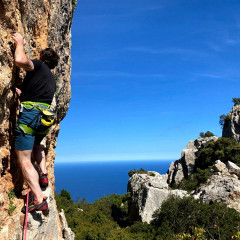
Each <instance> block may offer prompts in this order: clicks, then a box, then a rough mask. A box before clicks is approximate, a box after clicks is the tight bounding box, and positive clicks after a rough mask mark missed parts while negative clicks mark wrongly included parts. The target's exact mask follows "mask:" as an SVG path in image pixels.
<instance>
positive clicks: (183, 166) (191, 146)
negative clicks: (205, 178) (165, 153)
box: [168, 136, 218, 185]
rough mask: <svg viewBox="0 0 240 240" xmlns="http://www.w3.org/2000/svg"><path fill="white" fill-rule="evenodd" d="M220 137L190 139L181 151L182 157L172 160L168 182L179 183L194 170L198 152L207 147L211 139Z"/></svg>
mask: <svg viewBox="0 0 240 240" xmlns="http://www.w3.org/2000/svg"><path fill="white" fill-rule="evenodd" d="M217 139H218V137H216V136H213V137H205V138H198V139H196V140H195V141H190V142H189V143H188V145H187V146H186V148H185V149H183V151H182V153H181V158H180V159H179V160H177V161H175V162H172V163H171V165H170V168H169V170H168V183H169V184H170V185H172V184H173V183H179V182H181V181H182V179H183V178H184V177H185V178H187V176H189V175H190V174H192V173H193V171H194V166H195V159H196V152H198V151H199V150H200V149H202V148H203V147H205V146H206V145H207V143H209V142H211V141H217Z"/></svg>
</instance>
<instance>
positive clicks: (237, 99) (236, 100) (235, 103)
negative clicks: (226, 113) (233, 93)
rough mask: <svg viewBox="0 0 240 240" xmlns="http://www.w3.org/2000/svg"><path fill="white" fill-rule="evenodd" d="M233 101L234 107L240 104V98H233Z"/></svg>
mask: <svg viewBox="0 0 240 240" xmlns="http://www.w3.org/2000/svg"><path fill="white" fill-rule="evenodd" d="M232 101H233V103H234V106H236V105H238V104H240V98H233V99H232Z"/></svg>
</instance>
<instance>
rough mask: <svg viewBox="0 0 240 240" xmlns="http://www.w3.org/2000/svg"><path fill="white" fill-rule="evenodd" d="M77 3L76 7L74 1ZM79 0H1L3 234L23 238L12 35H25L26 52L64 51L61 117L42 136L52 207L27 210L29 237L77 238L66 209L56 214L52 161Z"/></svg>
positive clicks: (59, 74)
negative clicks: (46, 210)
mask: <svg viewBox="0 0 240 240" xmlns="http://www.w3.org/2000/svg"><path fill="white" fill-rule="evenodd" d="M73 5H74V6H73ZM75 5H76V1H69V0H39V1H34V0H28V1H26V0H1V1H0V34H1V39H0V96H1V97H0V113H1V114H0V212H1V214H0V239H1V240H4V239H7V240H11V239H22V236H23V224H24V215H23V214H22V213H21V208H22V207H23V206H24V202H25V199H26V187H27V186H26V184H25V183H24V181H23V177H22V174H21V171H20V170H19V168H18V166H17V162H16V156H15V152H14V128H15V124H16V116H17V111H18V110H17V108H18V103H17V97H16V94H15V87H17V86H19V85H21V82H22V79H23V78H24V74H25V73H24V72H23V71H21V70H19V69H18V68H16V66H15V65H14V58H13V53H14V45H13V40H12V34H13V33H14V32H19V33H21V34H22V35H23V36H24V38H25V39H26V45H25V50H26V54H27V55H28V56H29V57H30V58H31V59H36V58H39V52H40V51H41V50H42V49H44V48H46V47H51V48H53V49H55V50H56V52H57V53H58V54H59V56H60V62H59V65H58V66H57V68H56V70H55V72H54V76H55V79H56V84H57V95H56V103H57V104H56V110H57V120H56V122H55V124H54V126H53V127H52V128H51V131H50V132H49V133H48V135H47V137H46V138H45V140H44V143H43V145H44V147H45V151H46V159H47V169H48V174H49V180H50V187H48V188H47V189H46V190H45V192H44V194H45V195H46V196H48V202H49V205H50V212H49V214H48V215H47V216H44V215H43V214H42V213H34V214H29V220H28V239H44V240H46V239H51V240H53V239H74V235H73V234H72V233H71V231H70V230H69V229H68V227H67V226H66V220H65V217H64V213H61V214H60V217H59V214H58V211H57V209H56V203H55V200H54V194H53V193H54V181H55V179H54V169H53V168H54V160H55V151H54V148H55V147H56V141H57V136H58V133H59V130H60V121H61V120H62V119H63V118H64V117H65V115H66V113H67V110H68V107H69V102H70V98H71V87H70V75H71V56H70V54H71V24H72V17H73V12H74V7H75Z"/></svg>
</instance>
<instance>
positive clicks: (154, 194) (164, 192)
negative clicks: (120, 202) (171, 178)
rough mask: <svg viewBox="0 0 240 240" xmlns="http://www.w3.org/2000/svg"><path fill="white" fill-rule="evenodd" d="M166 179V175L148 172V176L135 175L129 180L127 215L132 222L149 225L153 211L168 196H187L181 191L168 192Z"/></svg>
mask: <svg viewBox="0 0 240 240" xmlns="http://www.w3.org/2000/svg"><path fill="white" fill-rule="evenodd" d="M151 175H152V176H151ZM167 178H168V176H167V174H165V175H160V174H159V173H157V172H148V174H137V173H136V174H134V175H133V176H132V177H131V178H130V179H129V182H128V192H130V193H131V202H130V203H129V215H130V217H131V218H132V219H133V220H137V219H140V220H142V221H143V222H147V223H149V222H150V221H151V220H152V214H153V213H154V211H155V210H157V209H159V208H160V207H161V205H162V202H163V201H164V200H166V199H167V198H168V197H169V196H170V195H177V196H180V197H183V196H184V195H187V192H186V191H183V190H169V189H168V184H167Z"/></svg>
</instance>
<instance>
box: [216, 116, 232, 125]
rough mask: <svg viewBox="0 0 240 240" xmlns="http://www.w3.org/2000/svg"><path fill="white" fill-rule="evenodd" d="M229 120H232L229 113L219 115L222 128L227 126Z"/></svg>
mask: <svg viewBox="0 0 240 240" xmlns="http://www.w3.org/2000/svg"><path fill="white" fill-rule="evenodd" d="M231 120H232V117H231V116H230V115H225V114H222V115H221V116H220V120H219V124H220V125H221V127H222V128H224V127H227V126H228V124H229V123H230V122H231Z"/></svg>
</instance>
